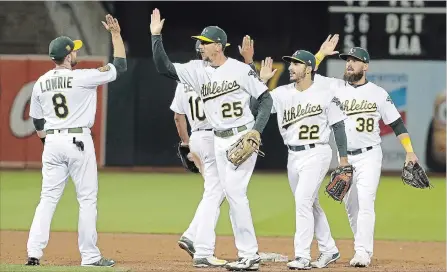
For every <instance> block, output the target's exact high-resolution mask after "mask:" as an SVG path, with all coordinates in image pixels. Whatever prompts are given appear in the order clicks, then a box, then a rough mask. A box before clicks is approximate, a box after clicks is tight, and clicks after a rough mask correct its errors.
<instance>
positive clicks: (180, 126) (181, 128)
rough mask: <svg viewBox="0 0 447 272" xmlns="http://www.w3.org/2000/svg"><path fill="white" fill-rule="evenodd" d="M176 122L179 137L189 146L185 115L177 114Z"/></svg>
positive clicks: (175, 116) (175, 115)
mask: <svg viewBox="0 0 447 272" xmlns="http://www.w3.org/2000/svg"><path fill="white" fill-rule="evenodd" d="M174 122H175V126H176V128H177V133H178V136H179V137H180V140H181V141H182V143H184V144H189V135H188V125H187V123H186V118H185V115H183V114H178V113H175V114H174Z"/></svg>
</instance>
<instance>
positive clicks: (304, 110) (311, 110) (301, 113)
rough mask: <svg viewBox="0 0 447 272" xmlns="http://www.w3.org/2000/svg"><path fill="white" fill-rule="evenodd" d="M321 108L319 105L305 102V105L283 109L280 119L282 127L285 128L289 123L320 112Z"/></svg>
mask: <svg viewBox="0 0 447 272" xmlns="http://www.w3.org/2000/svg"><path fill="white" fill-rule="evenodd" d="M322 112H323V110H322V109H321V105H312V104H310V103H307V105H306V106H305V107H303V106H301V104H300V105H298V106H296V107H291V108H290V109H285V110H284V114H283V119H282V124H281V125H282V127H283V128H285V129H287V128H288V127H289V126H290V125H292V124H294V123H296V122H299V121H301V120H302V119H304V118H306V117H310V116H315V115H318V114H321V113H322Z"/></svg>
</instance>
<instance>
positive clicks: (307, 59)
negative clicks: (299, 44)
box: [282, 50, 316, 70]
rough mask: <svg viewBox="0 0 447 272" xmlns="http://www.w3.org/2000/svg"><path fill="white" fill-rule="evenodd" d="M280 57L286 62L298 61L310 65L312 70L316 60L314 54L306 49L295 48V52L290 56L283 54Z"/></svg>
mask: <svg viewBox="0 0 447 272" xmlns="http://www.w3.org/2000/svg"><path fill="white" fill-rule="evenodd" d="M282 59H283V60H284V61H286V62H293V61H298V62H301V63H304V64H306V65H308V66H310V67H312V70H314V69H315V65H316V60H315V56H314V54H312V53H310V52H309V51H306V50H297V51H296V52H295V53H293V55H292V56H284V57H282Z"/></svg>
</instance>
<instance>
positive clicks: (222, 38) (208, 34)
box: [191, 26, 230, 47]
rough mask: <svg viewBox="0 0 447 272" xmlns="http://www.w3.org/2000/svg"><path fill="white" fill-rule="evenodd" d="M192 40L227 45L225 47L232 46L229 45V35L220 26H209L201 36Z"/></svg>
mask: <svg viewBox="0 0 447 272" xmlns="http://www.w3.org/2000/svg"><path fill="white" fill-rule="evenodd" d="M191 38H193V39H194V40H199V41H204V42H209V43H220V44H222V45H225V47H227V46H230V44H229V43H227V33H225V31H223V29H222V28H220V27H218V26H207V27H205V28H204V29H203V31H202V33H200V35H199V36H192V37H191Z"/></svg>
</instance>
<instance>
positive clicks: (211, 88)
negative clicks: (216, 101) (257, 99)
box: [201, 80, 241, 102]
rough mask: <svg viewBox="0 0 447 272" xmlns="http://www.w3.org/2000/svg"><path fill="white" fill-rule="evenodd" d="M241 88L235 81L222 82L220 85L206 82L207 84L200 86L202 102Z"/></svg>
mask: <svg viewBox="0 0 447 272" xmlns="http://www.w3.org/2000/svg"><path fill="white" fill-rule="evenodd" d="M240 88H241V86H240V85H239V84H238V83H237V81H236V80H234V81H233V82H228V81H226V80H224V81H223V82H222V83H219V82H216V81H214V82H208V83H207V84H203V85H202V90H201V95H202V100H203V102H205V101H207V100H210V99H213V98H216V97H219V96H221V95H224V94H228V93H231V92H234V91H236V90H239V89H240Z"/></svg>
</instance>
